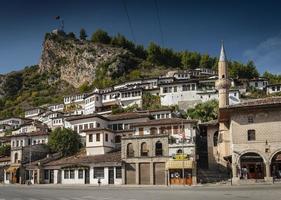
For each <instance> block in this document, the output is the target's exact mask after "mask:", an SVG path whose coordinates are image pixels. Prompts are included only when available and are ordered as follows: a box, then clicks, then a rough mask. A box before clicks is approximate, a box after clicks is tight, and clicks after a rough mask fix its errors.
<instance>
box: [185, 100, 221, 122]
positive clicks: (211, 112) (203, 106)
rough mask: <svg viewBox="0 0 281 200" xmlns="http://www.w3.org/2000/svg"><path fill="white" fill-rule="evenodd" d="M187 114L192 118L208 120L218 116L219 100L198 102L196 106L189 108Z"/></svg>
mask: <svg viewBox="0 0 281 200" xmlns="http://www.w3.org/2000/svg"><path fill="white" fill-rule="evenodd" d="M186 115H187V116H188V117H190V118H191V119H198V120H201V121H202V122H207V121H210V120H214V119H217V118H218V101H216V100H211V101H207V102H204V103H199V104H197V105H196V106H195V107H194V108H190V109H188V110H187V113H186Z"/></svg>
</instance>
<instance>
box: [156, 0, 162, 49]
mask: <svg viewBox="0 0 281 200" xmlns="http://www.w3.org/2000/svg"><path fill="white" fill-rule="evenodd" d="M154 2H155V8H156V15H157V21H158V25H159V31H160V36H161V43H162V47H164V34H163V30H162V25H161V21H160V14H159V7H158V3H157V0H154Z"/></svg>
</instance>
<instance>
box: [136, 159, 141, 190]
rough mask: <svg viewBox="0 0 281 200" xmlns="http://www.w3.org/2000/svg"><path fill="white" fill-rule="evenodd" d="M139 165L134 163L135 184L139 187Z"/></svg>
mask: <svg viewBox="0 0 281 200" xmlns="http://www.w3.org/2000/svg"><path fill="white" fill-rule="evenodd" d="M139 176H140V165H139V163H138V162H136V184H137V185H139V184H140V178H139Z"/></svg>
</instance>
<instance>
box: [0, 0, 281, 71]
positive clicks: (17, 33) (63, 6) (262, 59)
mask: <svg viewBox="0 0 281 200" xmlns="http://www.w3.org/2000/svg"><path fill="white" fill-rule="evenodd" d="M125 7H126V8H127V12H126V9H125ZM280 8H281V1H278V0H275V1H274V0H266V1H265V0H264V1H261V0H259V1H257V0H232V1H230V0H209V1H207V0H185V1H184V0H139V1H137V0H91V1H90V0H75V1H74V0H56V1H55V0H45V1H39V0H36V1H35V0H25V1H23V0H21V1H20V0H9V1H8V0H7V1H5V0H1V1H0V73H2V74H4V73H8V72H10V71H13V70H20V69H22V68H24V67H25V66H30V65H34V64H38V63H39V61H40V55H41V52H42V43H43V40H44V35H45V33H46V32H51V31H52V30H53V29H56V28H57V27H58V21H56V20H55V19H54V17H55V16H58V15H59V16H61V18H62V19H63V20H64V23H65V31H66V32H74V33H76V35H78V34H79V30H80V29H81V28H82V27H83V28H85V29H86V31H87V34H88V35H91V34H92V33H93V32H94V31H95V30H97V29H103V30H105V31H107V32H108V33H109V34H110V35H115V34H117V33H121V34H123V35H125V36H126V37H127V38H128V39H130V40H135V42H136V43H137V44H142V45H144V46H147V45H148V44H149V43H150V42H151V41H154V42H156V43H158V44H159V45H161V46H163V47H167V48H172V49H174V50H189V51H198V52H200V53H207V54H210V55H212V56H218V54H219V52H220V43H221V41H222V40H223V41H224V45H225V48H226V54H227V57H228V59H231V60H237V61H241V62H244V63H246V62H247V61H248V60H253V61H254V62H255V64H256V66H257V68H258V70H259V71H260V72H261V73H263V72H264V71H265V70H268V71H270V72H272V73H278V74H281V65H280V63H281V56H280V55H281V12H280ZM127 13H128V15H127ZM127 16H129V20H128V17H127ZM129 22H131V27H132V28H130V23H129ZM132 32H133V33H132Z"/></svg>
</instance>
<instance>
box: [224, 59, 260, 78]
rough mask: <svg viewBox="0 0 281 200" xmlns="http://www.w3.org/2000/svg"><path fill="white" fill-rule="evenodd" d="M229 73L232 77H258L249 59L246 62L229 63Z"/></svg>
mask: <svg viewBox="0 0 281 200" xmlns="http://www.w3.org/2000/svg"><path fill="white" fill-rule="evenodd" d="M229 74H230V77H232V78H240V79H241V78H245V79H252V78H255V77H259V72H258V70H257V69H256V66H255V64H254V62H253V61H249V62H248V63H247V64H241V63H239V62H237V61H234V62H230V63H229Z"/></svg>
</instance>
